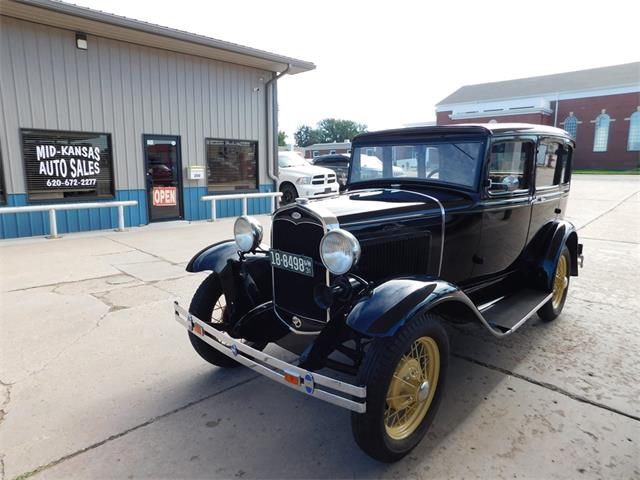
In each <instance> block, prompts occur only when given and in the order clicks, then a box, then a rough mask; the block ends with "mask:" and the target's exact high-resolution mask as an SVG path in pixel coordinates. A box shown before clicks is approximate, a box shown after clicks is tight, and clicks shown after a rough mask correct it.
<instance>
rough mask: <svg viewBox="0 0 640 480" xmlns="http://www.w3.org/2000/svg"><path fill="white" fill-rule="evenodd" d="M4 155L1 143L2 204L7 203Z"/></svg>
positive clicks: (0, 191) (0, 195)
mask: <svg viewBox="0 0 640 480" xmlns="http://www.w3.org/2000/svg"><path fill="white" fill-rule="evenodd" d="M2 159H3V157H2V145H0V189H1V190H0V205H6V204H7V184H6V183H5V181H4V163H3V160H2Z"/></svg>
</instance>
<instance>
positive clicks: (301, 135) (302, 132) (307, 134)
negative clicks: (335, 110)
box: [293, 125, 320, 147]
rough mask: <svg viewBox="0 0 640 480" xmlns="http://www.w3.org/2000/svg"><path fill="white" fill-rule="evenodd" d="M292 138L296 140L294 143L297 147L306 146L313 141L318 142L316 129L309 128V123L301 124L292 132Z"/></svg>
mask: <svg viewBox="0 0 640 480" xmlns="http://www.w3.org/2000/svg"><path fill="white" fill-rule="evenodd" d="M293 138H294V139H295V141H296V145H297V146H299V147H308V146H309V145H313V144H314V143H318V142H319V141H320V138H319V137H318V131H317V130H315V129H313V128H311V127H310V126H309V125H302V126H301V127H298V129H297V130H296V131H295V132H294V134H293Z"/></svg>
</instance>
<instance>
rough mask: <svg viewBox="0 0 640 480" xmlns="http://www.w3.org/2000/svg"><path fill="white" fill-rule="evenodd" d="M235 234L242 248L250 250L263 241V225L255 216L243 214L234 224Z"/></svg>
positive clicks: (239, 246)
mask: <svg viewBox="0 0 640 480" xmlns="http://www.w3.org/2000/svg"><path fill="white" fill-rule="evenodd" d="M233 236H234V238H235V239H236V244H237V245H238V248H239V249H240V250H242V251H243V252H250V251H252V250H255V249H256V248H257V247H258V245H260V242H261V241H262V225H260V222H258V220H256V219H255V218H253V217H248V216H246V215H243V216H242V217H238V218H237V219H236V223H234V225H233Z"/></svg>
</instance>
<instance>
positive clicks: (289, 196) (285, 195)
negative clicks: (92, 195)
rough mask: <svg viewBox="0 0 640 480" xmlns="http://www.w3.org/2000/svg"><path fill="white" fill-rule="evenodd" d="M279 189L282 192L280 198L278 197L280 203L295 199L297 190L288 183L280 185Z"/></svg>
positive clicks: (284, 203) (291, 201)
mask: <svg viewBox="0 0 640 480" xmlns="http://www.w3.org/2000/svg"><path fill="white" fill-rule="evenodd" d="M280 191H281V192H282V198H281V199H280V203H281V204H282V205H287V204H289V203H293V202H295V201H296V198H298V190H296V187H294V186H293V185H291V184H290V183H285V184H284V185H282V186H281V187H280Z"/></svg>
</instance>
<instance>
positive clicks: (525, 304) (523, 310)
mask: <svg viewBox="0 0 640 480" xmlns="http://www.w3.org/2000/svg"><path fill="white" fill-rule="evenodd" d="M552 295H553V294H552V293H547V292H541V291H539V290H533V289H524V290H522V291H519V292H517V293H515V294H513V295H510V296H508V297H502V298H500V299H497V300H495V301H493V302H489V303H487V304H485V305H482V306H480V307H479V309H478V310H479V312H480V313H481V315H482V316H483V317H484V320H485V321H486V323H487V324H488V325H489V326H490V327H491V328H492V329H495V330H496V331H497V332H500V335H497V336H504V335H508V334H510V333H513V332H514V331H516V330H517V329H518V328H520V327H521V326H522V325H523V324H524V323H525V322H526V321H527V320H528V319H529V318H531V317H532V316H533V315H534V314H535V313H536V312H537V311H538V310H539V309H540V308H541V307H542V306H543V305H544V304H545V303H547V302H548V301H549V299H550V298H551V296H552Z"/></svg>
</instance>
